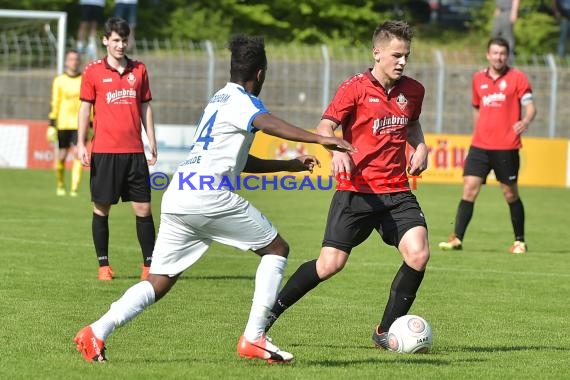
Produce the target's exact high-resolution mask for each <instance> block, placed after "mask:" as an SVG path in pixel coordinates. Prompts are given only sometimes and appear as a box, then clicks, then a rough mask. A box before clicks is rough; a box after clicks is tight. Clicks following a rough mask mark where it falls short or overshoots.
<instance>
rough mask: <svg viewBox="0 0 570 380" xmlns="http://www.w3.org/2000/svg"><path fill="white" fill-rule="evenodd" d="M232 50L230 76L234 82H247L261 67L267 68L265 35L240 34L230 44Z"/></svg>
mask: <svg viewBox="0 0 570 380" xmlns="http://www.w3.org/2000/svg"><path fill="white" fill-rule="evenodd" d="M228 48H229V49H230V51H231V52H232V59H231V64H230V77H231V79H230V80H231V81H232V82H236V81H239V82H245V81H248V80H250V79H252V78H254V77H255V75H256V73H257V71H258V70H260V69H263V70H265V69H267V56H266V55H265V43H264V41H263V37H260V36H255V37H250V36H246V35H243V34H238V35H235V36H233V37H232V39H231V40H230V42H229V44H228Z"/></svg>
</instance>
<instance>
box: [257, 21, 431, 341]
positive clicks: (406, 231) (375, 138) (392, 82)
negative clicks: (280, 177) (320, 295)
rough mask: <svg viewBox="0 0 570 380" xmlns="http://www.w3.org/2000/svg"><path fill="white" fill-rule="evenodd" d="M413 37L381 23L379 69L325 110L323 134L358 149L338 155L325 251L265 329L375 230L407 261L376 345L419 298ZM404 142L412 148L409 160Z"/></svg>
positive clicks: (422, 250)
mask: <svg viewBox="0 0 570 380" xmlns="http://www.w3.org/2000/svg"><path fill="white" fill-rule="evenodd" d="M411 40H412V31H411V29H410V27H409V25H408V24H406V23H405V22H401V21H388V22H385V23H383V24H381V25H379V26H378V27H377V28H376V30H375V31H374V35H373V38H372V56H373V58H374V67H373V68H372V69H368V70H366V71H365V72H363V73H362V74H358V75H356V76H354V77H352V78H350V79H348V80H346V81H345V82H344V83H342V84H341V85H340V87H339V89H338V90H337V93H336V95H335V97H334V99H333V100H332V102H331V104H330V105H329V106H328V108H327V109H326V111H325V112H324V115H323V117H322V120H321V121H320V123H319V125H318V127H317V130H318V133H320V134H322V135H325V136H333V135H334V130H335V129H336V128H337V127H338V126H339V125H342V132H343V137H344V139H346V140H347V141H348V142H350V143H351V144H352V145H353V146H354V147H355V148H356V149H357V151H356V152H355V153H352V154H347V153H340V154H338V153H337V152H333V159H332V171H333V174H334V175H335V176H336V177H337V178H338V179H342V184H343V186H342V189H339V188H338V187H337V191H336V192H335V194H334V196H333V199H332V201H331V206H330V210H329V215H328V219H327V225H326V229H325V234H324V239H323V244H322V249H321V253H320V255H319V257H318V259H316V260H312V261H308V262H306V263H304V264H302V265H301V266H300V267H299V268H298V269H297V271H296V272H295V273H294V274H293V275H292V276H291V278H290V279H289V281H288V282H287V283H286V284H285V286H284V287H283V289H282V290H281V292H280V293H279V295H278V297H277V301H276V303H275V305H274V307H273V309H272V315H271V316H270V319H269V321H268V326H267V329H269V328H270V327H271V325H272V324H273V322H274V321H275V320H276V319H277V318H278V317H279V316H280V315H281V314H282V313H283V312H284V311H285V309H287V308H288V307H290V306H291V305H293V304H294V303H295V302H297V301H298V300H299V299H300V298H301V297H303V296H304V295H305V294H306V293H307V292H309V291H310V290H311V289H313V288H314V287H316V286H317V285H318V284H319V283H321V282H322V281H324V280H326V279H328V278H330V277H332V276H333V275H335V274H336V273H338V272H339V271H341V270H342V268H343V267H344V265H345V264H346V262H347V260H348V258H349V255H350V252H351V250H352V249H353V248H354V247H356V246H358V245H359V244H360V243H362V242H363V241H364V240H366V239H367V238H368V236H370V234H371V233H372V231H373V230H376V231H377V232H378V233H379V234H380V236H381V237H382V239H383V240H384V242H386V243H387V244H389V245H392V246H394V247H396V248H398V250H399V251H400V253H401V254H402V257H403V260H404V262H403V263H402V266H401V267H400V269H399V270H398V272H397V274H396V277H395V278H394V281H393V282H392V286H391V289H390V296H389V299H388V303H387V305H386V308H385V311H384V315H383V317H382V321H381V322H380V324H379V326H377V328H376V329H375V331H374V332H373V334H372V338H373V340H374V342H375V343H376V345H377V346H379V347H383V348H388V342H387V333H386V332H387V331H388V329H389V328H390V326H391V325H392V323H393V322H394V321H395V320H396V319H397V318H398V317H400V316H402V315H405V314H407V312H408V310H409V309H410V307H411V306H412V303H413V302H414V299H415V297H416V292H417V290H418V288H419V286H420V284H421V282H422V279H423V277H424V272H425V269H426V265H427V262H428V260H429V247H428V236H427V225H426V222H425V218H424V215H423V213H422V210H421V208H420V206H419V204H418V202H417V200H416V198H415V196H414V195H413V194H412V192H411V191H410V189H409V185H408V180H407V173H406V171H407V172H408V173H409V174H411V175H419V174H420V173H422V171H424V170H425V169H426V167H427V156H428V149H427V147H426V145H425V142H424V135H423V132H422V128H421V125H420V122H419V116H420V112H421V109H422V102H423V98H424V93H425V89H424V87H423V86H422V85H421V84H420V83H419V82H417V81H415V80H414V79H412V78H409V77H407V76H404V75H403V72H404V68H405V67H406V64H407V63H408V57H409V54H410V44H411ZM406 144H410V145H411V146H412V147H413V148H414V149H415V153H414V154H413V155H412V157H411V159H410V162H409V165H408V163H407V160H406ZM347 180H348V181H349V182H350V183H351V185H350V186H347Z"/></svg>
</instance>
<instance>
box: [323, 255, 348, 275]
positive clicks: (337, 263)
mask: <svg viewBox="0 0 570 380" xmlns="http://www.w3.org/2000/svg"><path fill="white" fill-rule="evenodd" d="M345 264H346V260H345V259H344V257H341V256H338V255H333V256H331V255H327V256H323V255H322V254H321V256H320V257H319V258H318V260H317V274H318V276H319V277H320V278H321V279H322V280H326V279H328V278H330V277H332V276H334V275H335V274H337V273H338V272H340V271H341V270H342V269H343V268H344V265H345Z"/></svg>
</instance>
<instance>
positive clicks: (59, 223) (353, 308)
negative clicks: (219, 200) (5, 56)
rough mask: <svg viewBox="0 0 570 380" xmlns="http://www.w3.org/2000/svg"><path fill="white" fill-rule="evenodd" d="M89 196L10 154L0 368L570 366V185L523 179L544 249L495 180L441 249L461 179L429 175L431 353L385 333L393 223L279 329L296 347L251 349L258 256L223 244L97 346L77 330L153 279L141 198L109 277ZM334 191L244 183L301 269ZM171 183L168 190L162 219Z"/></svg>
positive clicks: (123, 225) (249, 371) (461, 375)
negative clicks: (16, 166) (93, 355)
mask: <svg viewBox="0 0 570 380" xmlns="http://www.w3.org/2000/svg"><path fill="white" fill-rule="evenodd" d="M85 174H86V175H85V177H84V178H85V179H84V181H83V183H82V187H81V194H80V196H79V197H78V198H69V197H65V198H63V197H56V196H55V179H54V174H53V173H52V172H49V171H32V170H27V171H24V170H0V184H1V190H0V194H1V196H0V259H1V265H0V281H1V286H0V326H1V328H0V347H1V351H0V378H2V379H17V378H19V379H28V378H32V377H33V378H41V379H47V378H52V379H64V378H65V379H67V378H73V379H84V378H96V379H111V378H121V379H142V378H162V379H167V378H184V379H200V378H204V379H206V378H218V379H222V378H223V379H228V378H235V379H256V378H259V379H292V378H295V379H306V378H313V379H327V380H330V379H346V378H354V379H370V378H377V379H482V378H484V379H563V378H568V377H569V376H570V369H569V368H570V318H569V316H568V315H569V302H568V299H569V293H570V245H568V244H569V243H568V241H569V240H568V220H569V215H570V192H569V191H568V190H566V189H544V188H523V189H521V195H522V199H523V201H524V204H525V208H526V216H527V242H528V245H529V248H530V251H529V252H528V253H527V254H525V255H511V254H508V253H507V249H508V247H509V246H510V244H511V243H512V240H513V237H512V230H511V225H510V219H509V214H508V207H507V205H506V204H505V203H504V200H503V198H502V195H501V194H500V190H499V189H498V188H497V187H486V188H484V189H483V191H482V193H481V195H480V197H479V200H478V202H477V203H476V206H475V215H474V219H473V221H472V223H471V225H470V228H469V230H468V232H467V236H466V239H465V242H464V243H465V246H464V247H465V248H464V250H463V251H462V252H440V251H438V250H437V243H438V241H440V240H443V239H445V238H446V237H447V235H448V234H449V233H450V232H451V230H452V228H453V220H454V217H455V209H456V206H457V203H458V201H459V196H460V193H461V188H460V186H457V185H454V186H443V185H427V184H422V183H419V184H418V190H417V191H416V195H417V196H418V199H419V201H420V203H421V205H422V207H423V210H424V212H425V214H426V217H427V219H428V224H429V229H430V243H431V248H432V252H431V254H432V255H431V261H430V263H429V266H428V271H427V274H426V277H425V280H424V283H423V285H422V287H421V288H420V292H419V294H418V297H417V299H416V302H415V304H414V306H413V307H412V310H411V313H414V314H418V315H421V316H423V317H425V318H426V319H427V320H428V321H429V322H430V324H431V325H432V328H433V330H434V346H433V348H432V351H431V353H429V354H427V355H400V354H395V353H391V352H386V351H378V350H376V349H374V348H372V342H371V339H370V335H371V332H372V329H373V327H374V325H375V324H376V323H377V322H378V320H379V318H380V316H381V314H382V311H383V308H384V305H385V302H386V299H387V296H388V291H389V286H390V283H391V281H392V278H393V276H394V274H395V272H396V270H397V268H398V266H399V265H400V263H401V258H400V256H399V254H398V253H397V251H396V250H395V249H394V248H391V247H388V246H386V245H384V244H383V243H382V242H381V240H380V239H379V237H378V236H375V235H373V236H371V237H370V238H369V239H368V241H367V242H365V243H364V244H363V245H362V246H360V247H358V248H356V249H355V250H354V251H353V254H352V258H351V259H350V261H349V263H348V265H347V267H346V268H345V270H344V271H343V272H341V273H340V274H338V275H337V276H336V277H335V278H333V279H331V280H329V281H328V282H326V283H323V284H321V285H319V287H317V288H316V289H315V290H314V291H313V292H312V293H310V294H309V295H308V296H307V297H306V298H304V299H303V300H301V301H300V302H299V303H298V304H297V305H295V306H294V307H292V308H291V309H290V310H288V311H287V312H286V313H285V314H284V315H283V316H282V318H281V319H280V320H279V321H278V322H277V323H276V324H275V326H274V328H273V329H272V332H271V336H272V337H273V338H274V340H275V341H276V343H277V344H278V345H280V346H281V347H282V348H283V349H286V350H288V351H291V352H292V353H293V354H294V355H295V357H296V361H295V363H293V364H291V365H286V366H270V365H267V364H265V363H263V362H261V361H248V360H245V359H240V358H239V357H238V356H237V354H236V352H235V345H236V342H237V339H238V337H239V335H240V334H241V333H242V331H243V328H244V326H245V323H246V320H247V315H248V311H249V307H250V300H251V297H252V291H253V276H254V273H255V269H256V266H257V263H258V258H257V257H256V256H255V255H254V254H252V253H247V252H245V253H244V252H241V251H238V250H236V249H232V248H228V247H224V246H221V245H213V246H212V248H211V249H210V251H209V252H208V253H207V254H206V255H205V257H204V258H203V259H202V260H201V261H200V262H199V263H198V264H196V265H195V266H194V267H193V268H191V269H190V270H189V271H187V272H186V273H185V274H184V275H183V276H182V278H181V280H180V281H179V282H178V284H177V285H176V286H175V287H174V289H173V290H172V291H171V293H170V294H169V295H168V296H167V297H166V298H165V299H163V300H161V301H160V302H158V303H157V304H155V305H153V306H151V307H150V308H149V309H148V310H147V311H146V312H144V313H143V314H142V315H140V316H139V317H138V318H137V319H135V320H134V321H133V322H131V323H130V324H129V325H127V326H125V327H123V328H122V329H120V330H118V331H116V332H115V334H114V335H112V336H111V337H110V338H109V340H108V342H107V346H108V358H109V362H108V363H105V364H103V365H94V364H89V363H86V362H84V361H83V359H82V358H81V356H80V355H79V353H78V352H76V351H75V348H74V346H73V344H72V338H73V336H74V334H75V333H76V331H77V330H78V329H79V328H81V327H82V326H84V325H85V324H87V323H90V322H91V321H93V320H94V319H95V318H97V317H98V316H99V315H101V314H102V313H103V312H105V311H106V310H107V308H108V307H109V305H110V303H111V302H113V301H114V300H115V299H116V298H118V297H119V296H120V295H121V294H122V293H123V292H124V291H125V290H126V289H127V288H128V287H129V286H130V285H132V284H134V283H135V282H136V281H138V276H139V273H140V268H139V266H140V263H141V254H140V251H139V247H138V243H137V240H136V231H135V224H134V217H133V215H132V211H131V207H130V205H129V204H120V205H118V206H115V207H114V208H113V209H112V211H111V218H110V228H111V238H110V259H111V264H112V265H113V269H114V271H115V274H116V275H117V278H116V279H115V280H114V281H112V282H109V283H101V282H99V281H98V280H97V279H96V259H95V254H94V250H93V246H92V240H91V206H90V201H89V195H88V186H87V182H88V180H87V178H88V173H85ZM331 194H332V193H331V192H328V191H251V192H247V193H244V195H245V196H246V197H247V198H248V199H250V200H251V201H252V202H253V203H254V204H255V205H256V206H257V207H258V208H259V209H260V210H261V211H262V212H264V213H265V214H266V215H267V216H268V217H269V218H270V219H271V220H272V221H273V223H274V224H275V225H276V226H277V228H278V230H279V231H280V233H281V234H282V235H283V236H284V237H285V239H286V240H287V241H288V242H289V243H290V245H291V255H290V260H289V264H288V267H287V270H286V276H287V277H288V276H289V275H290V274H291V273H292V272H293V271H294V270H295V269H296V268H297V266H298V265H299V264H300V263H302V262H303V261H304V260H308V259H312V258H314V257H316V256H317V255H318V252H319V248H320V242H321V239H322V234H323V229H324V224H325V220H326V213H327V210H328V205H329V200H330V197H331ZM161 195H162V193H161V192H155V193H154V194H153V196H154V198H153V199H154V205H153V209H154V214H155V222H156V224H157V227H158V220H159V218H158V215H159V210H160V199H161Z"/></svg>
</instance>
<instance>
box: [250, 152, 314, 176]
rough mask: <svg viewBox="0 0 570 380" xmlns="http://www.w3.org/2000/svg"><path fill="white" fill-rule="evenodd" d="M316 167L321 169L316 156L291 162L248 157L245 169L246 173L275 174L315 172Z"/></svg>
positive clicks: (308, 156)
mask: <svg viewBox="0 0 570 380" xmlns="http://www.w3.org/2000/svg"><path fill="white" fill-rule="evenodd" d="M315 165H316V166H318V167H321V163H320V161H319V160H318V159H317V157H315V156H310V155H307V156H299V157H295V158H293V159H291V160H266V159H263V158H259V157H255V156H252V155H251V154H250V155H248V156H247V162H246V163H245V168H244V169H243V171H244V172H246V173H274V172H282V171H286V172H302V171H305V170H308V171H310V172H311V173H312V172H313V168H314V167H315Z"/></svg>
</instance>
